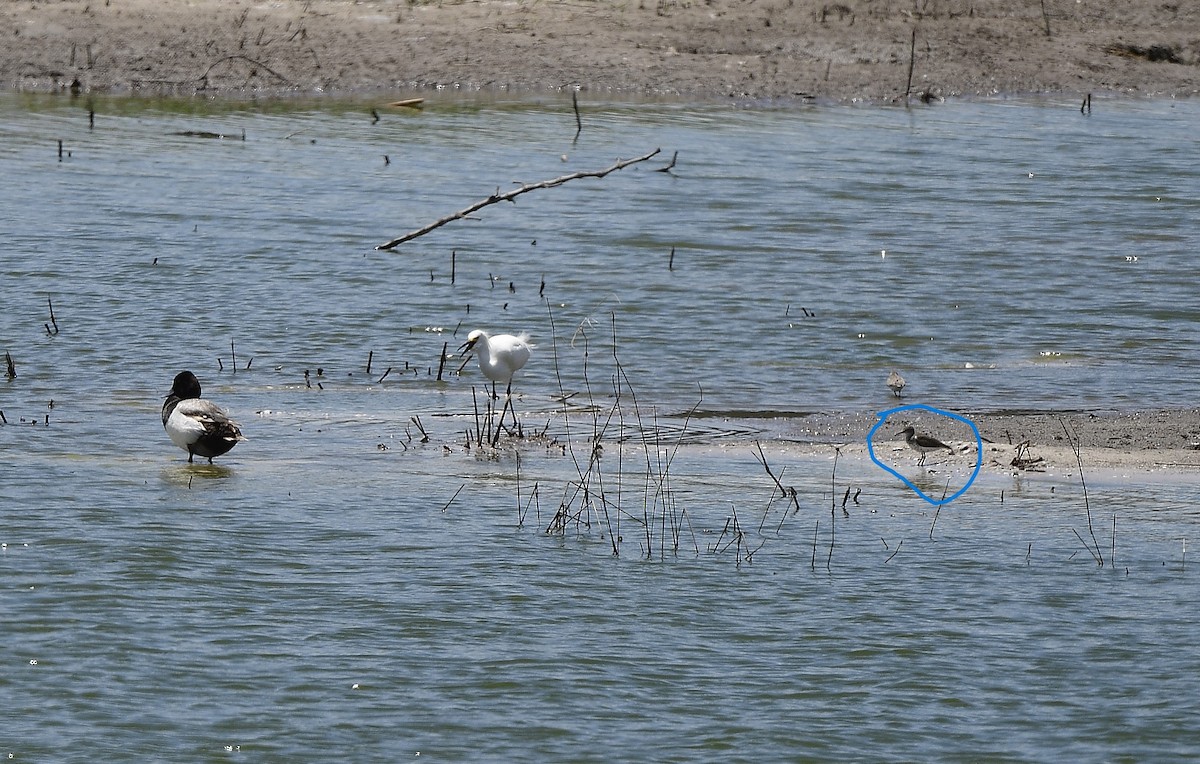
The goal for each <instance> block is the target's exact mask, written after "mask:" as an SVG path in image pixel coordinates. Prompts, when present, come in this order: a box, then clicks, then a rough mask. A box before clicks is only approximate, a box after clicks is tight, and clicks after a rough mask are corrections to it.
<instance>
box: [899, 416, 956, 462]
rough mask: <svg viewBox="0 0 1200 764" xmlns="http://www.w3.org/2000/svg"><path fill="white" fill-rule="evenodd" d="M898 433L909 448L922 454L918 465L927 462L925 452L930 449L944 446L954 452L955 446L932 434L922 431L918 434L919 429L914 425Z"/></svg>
mask: <svg viewBox="0 0 1200 764" xmlns="http://www.w3.org/2000/svg"><path fill="white" fill-rule="evenodd" d="M896 434H897V435H903V436H904V442H905V443H907V444H908V446H909V448H911V449H913V450H914V451H916V452H917V453H919V454H921V458H920V459H918V460H917V466H918V467H920V466H921V465H923V464H925V454H926V453H928V452H930V451H937V450H939V449H943V448H944V449H947V450H948V451H949V452H950V453H954V447H953V446H948V445H946V444H945V443H943V442H942V441H940V440H938V439H937V438H935V437H933V436H932V435H926V434H925V433H921V434H919V435H918V434H917V429H916V428H915V427H913V426H912V425H909V426H908V427H905V428H904V429H903V430H901V431H900V432H898V433H896Z"/></svg>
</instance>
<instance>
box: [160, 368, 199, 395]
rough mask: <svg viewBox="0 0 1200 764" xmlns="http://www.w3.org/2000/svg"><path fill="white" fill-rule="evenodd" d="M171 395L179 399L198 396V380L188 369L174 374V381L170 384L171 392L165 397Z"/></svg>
mask: <svg viewBox="0 0 1200 764" xmlns="http://www.w3.org/2000/svg"><path fill="white" fill-rule="evenodd" d="M171 396H175V397H176V398H181V399H187V398H199V397H200V380H198V379H196V375H195V374H193V373H191V372H190V371H181V372H179V373H178V374H176V375H175V382H174V383H173V384H172V385H171V393H170V395H168V396H167V397H168V398H169V397H171Z"/></svg>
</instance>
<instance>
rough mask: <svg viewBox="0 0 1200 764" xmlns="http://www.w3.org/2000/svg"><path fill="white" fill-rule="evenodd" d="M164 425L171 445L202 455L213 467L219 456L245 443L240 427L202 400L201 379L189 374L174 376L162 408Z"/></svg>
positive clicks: (183, 372)
mask: <svg viewBox="0 0 1200 764" xmlns="http://www.w3.org/2000/svg"><path fill="white" fill-rule="evenodd" d="M162 423H163V427H165V428H166V430H167V435H169V436H170V437H171V442H172V443H174V444H175V445H177V446H179V447H180V448H182V449H183V450H184V451H187V452H188V461H189V462H191V461H192V457H193V456H203V457H205V458H206V459H208V463H209V464H212V460H213V457H214V456H220V455H221V454H223V453H226V452H227V451H229V449H231V448H233V447H234V446H236V445H237V444H238V443H239V442H241V441H243V440H245V438H244V437H242V431H241V428H239V427H238V425H237V422H234V421H233V420H232V419H230V418H229V416H228V415H227V414H226V413H225V412H224V411H223V410H222V409H221V408H220V407H219V406H217V404H215V403H213V402H212V401H206V400H204V399H202V398H201V397H200V380H198V379H196V375H195V374H193V373H191V372H190V371H181V372H179V373H178V374H176V375H175V382H174V384H173V385H171V393H170V394H169V395H168V396H167V400H166V401H165V402H164V403H163V407H162Z"/></svg>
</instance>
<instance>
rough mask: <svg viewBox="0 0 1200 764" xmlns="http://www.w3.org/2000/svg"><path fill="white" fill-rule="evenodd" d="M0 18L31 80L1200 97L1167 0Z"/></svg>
mask: <svg viewBox="0 0 1200 764" xmlns="http://www.w3.org/2000/svg"><path fill="white" fill-rule="evenodd" d="M1043 8H1045V12H1044V13H1043ZM0 28H3V29H4V30H5V34H6V39H5V44H4V45H3V46H0V88H4V89H7V90H15V91H40V92H46V91H54V90H61V89H70V88H71V87H72V86H74V87H75V88H77V89H78V90H79V91H81V92H114V93H148V94H163V93H171V94H197V93H199V94H205V95H213V94H217V95H236V94H246V93H254V94H280V95H282V94H341V95H345V96H353V95H375V94H383V95H384V96H385V97H386V96H387V94H392V95H395V94H416V95H422V94H432V93H437V92H443V91H452V92H453V91H458V92H476V91H500V92H514V91H515V92H520V93H556V92H562V91H564V90H573V89H578V90H579V91H580V92H582V93H584V94H589V95H592V96H593V97H597V98H602V97H612V96H616V95H640V96H656V95H664V96H673V97H685V98H693V99H730V98H733V99H756V100H775V99H783V100H808V99H810V98H811V99H816V100H819V101H834V102H837V101H869V102H888V101H895V100H903V99H904V97H905V94H906V91H911V96H912V97H913V98H920V97H921V96H925V97H926V98H929V99H937V98H943V97H959V96H997V95H1023V94H1031V93H1048V94H1059V95H1070V96H1072V97H1082V96H1083V95H1084V94H1087V93H1094V94H1096V95H1098V96H1100V95H1104V94H1119V95H1123V96H1188V95H1195V94H1198V93H1200V4H1196V3H1161V2H1158V1H1157V0H1128V1H1127V2H1122V3H1111V2H1109V1H1108V0H1046V2H1045V3H1044V4H1039V3H1030V2H1024V1H1023V0H1021V1H1019V0H995V1H994V2H987V3H976V2H971V1H970V0H957V1H950V2H923V3H914V2H912V0H840V1H838V2H824V1H822V0H705V1H703V2H699V1H694V0H637V1H636V2H633V1H632V0H631V1H629V2H619V3H618V2H610V1H605V0H595V1H589V0H542V1H540V2H532V1H525V0H522V1H521V2H492V1H486V2H439V3H425V2H419V1H417V2H409V1H408V0H404V1H402V2H397V1H394V0H362V1H359V2H351V1H350V0H303V1H302V0H279V1H277V2H270V3H263V2H252V1H251V0H39V2H22V3H15V2H14V3H4V4H3V5H2V6H0ZM910 70H911V75H910Z"/></svg>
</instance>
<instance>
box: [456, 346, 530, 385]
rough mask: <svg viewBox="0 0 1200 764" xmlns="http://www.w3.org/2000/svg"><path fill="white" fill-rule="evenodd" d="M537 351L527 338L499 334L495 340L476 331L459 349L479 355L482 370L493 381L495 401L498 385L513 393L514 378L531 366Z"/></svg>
mask: <svg viewBox="0 0 1200 764" xmlns="http://www.w3.org/2000/svg"><path fill="white" fill-rule="evenodd" d="M533 347H534V346H533V345H531V344H529V335H527V334H519V335H513V334H497V335H496V336H495V337H492V336H490V335H488V333H487V332H485V331H483V330H482V329H476V330H474V331H472V332H471V333H470V334H468V335H467V341H466V342H464V343H463V344H462V347H460V348H459V352H462V351H464V350H465V351H467V352H468V353H470V352H474V353H475V356H476V357H477V358H478V359H479V370H480V371H482V372H483V376H485V377H487V378H488V379H490V380H491V381H492V397H493V398H495V397H497V395H496V383H497V382H503V383H505V384H506V385H508V392H509V394H511V393H512V378H513V374H515V373H517V372H518V371H519V370H520V369H521V367H523V366H524V365H525V364H526V363H528V362H529V355H530V350H531V349H532V348H533Z"/></svg>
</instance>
